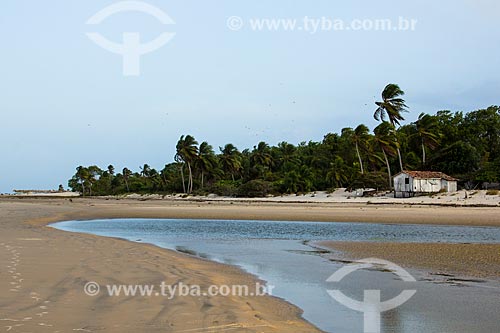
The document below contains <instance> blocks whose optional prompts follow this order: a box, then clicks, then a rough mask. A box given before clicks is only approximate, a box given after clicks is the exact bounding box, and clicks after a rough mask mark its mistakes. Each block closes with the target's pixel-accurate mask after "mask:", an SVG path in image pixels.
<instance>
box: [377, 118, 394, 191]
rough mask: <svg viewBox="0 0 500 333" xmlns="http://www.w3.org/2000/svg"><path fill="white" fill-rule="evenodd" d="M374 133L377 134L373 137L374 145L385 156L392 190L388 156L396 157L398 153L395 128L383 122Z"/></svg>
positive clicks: (390, 184)
mask: <svg viewBox="0 0 500 333" xmlns="http://www.w3.org/2000/svg"><path fill="white" fill-rule="evenodd" d="M373 133H374V134H375V136H374V137H373V140H374V143H375V145H376V146H378V147H379V149H380V150H381V151H382V155H383V156H384V162H385V165H386V167H387V173H388V175H389V188H392V173H391V165H390V164H389V158H388V156H394V155H395V153H396V149H395V146H396V148H397V146H398V143H397V142H396V141H395V129H394V126H392V125H391V124H389V123H387V122H383V123H381V124H380V125H378V126H377V127H376V128H375V129H374V130H373Z"/></svg>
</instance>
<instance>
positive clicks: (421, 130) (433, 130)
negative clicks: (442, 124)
mask: <svg viewBox="0 0 500 333" xmlns="http://www.w3.org/2000/svg"><path fill="white" fill-rule="evenodd" d="M415 124H416V127H417V135H418V136H419V137H420V143H421V145H422V164H423V165H424V166H425V164H426V162H427V159H426V152H425V148H426V147H427V148H429V149H432V150H433V149H436V147H437V146H438V145H439V139H440V135H439V133H437V130H438V121H437V119H436V118H435V117H433V116H431V115H428V114H425V113H421V114H420V116H419V117H418V120H417V121H416V123H415Z"/></svg>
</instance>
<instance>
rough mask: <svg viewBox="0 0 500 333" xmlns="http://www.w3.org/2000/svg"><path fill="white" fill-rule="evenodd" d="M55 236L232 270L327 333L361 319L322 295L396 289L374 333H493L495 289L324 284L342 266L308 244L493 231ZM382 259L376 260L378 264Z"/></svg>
mask: <svg viewBox="0 0 500 333" xmlns="http://www.w3.org/2000/svg"><path fill="white" fill-rule="evenodd" d="M52 226H54V227H56V228H58V229H61V230H66V231H72V232H82V233H90V234H96V235H101V236H110V237H120V238H124V239H128V240H131V241H135V242H144V243H152V244H155V245H158V246H161V247H164V248H168V249H172V250H177V251H181V252H185V253H191V254H195V255H198V256H200V257H204V258H207V259H210V260H214V261H218V262H222V263H226V264H230V265H237V266H240V267H241V268H243V269H244V270H246V271H248V272H250V273H252V274H255V275H257V276H258V277H259V278H261V279H263V280H265V281H267V282H268V284H270V285H273V286H274V287H275V288H274V291H273V294H274V295H275V296H278V297H282V298H284V299H286V300H287V301H289V302H291V303H293V304H295V305H297V306H299V307H300V308H301V309H303V310H304V315H303V316H304V318H305V319H307V320H309V321H310V322H312V323H313V324H315V325H316V326H318V327H319V328H321V329H322V330H325V331H328V332H363V315H362V314H361V313H358V312H355V311H353V310H350V309H348V308H345V307H344V306H342V305H340V304H339V303H337V302H336V301H335V300H333V299H332V298H331V297H330V296H329V295H328V293H327V290H328V289H340V290H342V291H343V292H344V293H345V294H346V295H348V296H350V297H352V298H356V299H358V300H362V299H363V291H364V290H367V289H379V290H381V292H382V297H383V299H384V300H385V299H390V298H392V297H394V296H397V295H398V294H399V293H400V292H401V291H402V290H404V289H416V290H417V294H416V295H415V296H414V297H413V298H412V299H411V300H410V301H408V302H407V303H405V304H404V305H402V306H401V307H399V308H396V309H394V310H390V311H388V312H386V313H384V314H383V316H382V323H381V326H382V332H497V331H500V321H499V320H498V319H497V316H498V309H499V308H500V283H497V282H484V283H477V282H474V283H473V282H470V283H465V284H460V285H459V286H457V285H446V284H445V285H443V284H436V283H433V282H428V281H423V279H424V278H427V277H425V276H423V274H422V273H421V272H413V271H412V272H411V273H412V274H413V275H414V276H415V277H416V278H417V280H418V281H417V282H414V283H411V286H409V285H408V283H407V282H402V281H400V280H399V279H397V278H396V277H395V276H394V275H393V274H391V273H389V272H383V271H376V270H363V271H358V272H355V273H353V274H351V275H349V278H348V279H347V278H346V279H345V280H343V281H342V282H340V283H336V284H332V283H327V282H326V280H327V279H328V277H329V276H331V274H333V273H334V272H335V271H337V270H338V269H340V268H341V267H342V266H343V264H341V263H339V262H336V261H334V260H332V254H328V253H323V252H322V251H317V249H315V248H313V247H311V246H309V245H307V244H308V243H307V242H308V241H315V240H337V241H374V242H384V241H389V242H433V243H434V242H443V243H500V228H482V227H460V226H453V227H448V226H429V225H390V224H366V223H315V222H271V221H221V220H152V219H117V220H95V221H68V222H61V223H57V224H54V225H52ZM382 259H383V258H382Z"/></svg>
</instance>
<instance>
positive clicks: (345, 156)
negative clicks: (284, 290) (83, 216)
mask: <svg viewBox="0 0 500 333" xmlns="http://www.w3.org/2000/svg"><path fill="white" fill-rule="evenodd" d="M403 96H404V92H403V91H402V90H401V89H400V88H399V87H398V86H397V85H395V84H389V85H388V86H387V87H386V88H385V89H384V91H383V92H382V101H381V102H377V103H376V104H377V108H376V110H375V113H374V115H373V116H374V117H375V119H377V120H380V121H381V123H380V125H378V126H377V127H376V128H375V129H374V130H373V132H372V133H371V132H370V130H369V129H368V127H367V126H365V125H362V124H361V125H358V126H356V127H354V128H344V129H343V130H342V131H341V133H340V134H337V133H329V134H326V135H325V136H324V138H323V140H322V141H321V142H314V141H309V142H302V143H300V144H299V145H293V144H290V143H287V142H281V143H279V144H278V145H277V146H270V145H269V144H267V143H265V142H260V143H258V144H257V145H256V146H254V147H253V149H245V150H243V151H240V150H238V149H237V148H236V147H235V146H234V145H232V144H230V143H229V144H227V145H225V146H224V147H220V148H219V151H218V152H216V151H215V150H214V148H213V147H212V146H211V145H210V144H209V143H207V142H202V143H198V142H197V140H196V139H195V138H194V137H192V136H191V135H186V136H182V137H181V138H180V139H179V141H178V142H177V146H176V149H177V154H176V155H175V157H174V160H175V162H174V163H170V164H167V165H166V166H165V167H164V168H163V169H162V170H155V169H153V168H151V167H150V166H149V165H147V164H145V165H144V166H143V167H141V168H140V170H139V171H138V172H133V171H131V170H129V169H127V168H124V169H123V170H122V171H121V172H116V171H115V169H114V167H113V166H112V165H110V166H108V167H107V168H106V169H104V170H103V169H101V168H99V167H97V166H89V167H82V166H80V167H78V168H77V172H76V174H75V175H74V176H73V178H72V179H71V180H70V181H69V187H70V188H71V189H72V190H74V191H79V192H81V193H82V194H84V195H116V194H124V193H186V194H191V193H193V194H207V193H216V194H219V195H226V196H265V195H268V194H277V193H298V192H303V193H304V192H309V191H319V190H330V189H334V188H339V187H348V188H368V187H371V188H377V189H380V190H382V189H390V188H391V186H392V184H391V175H393V174H394V173H397V172H399V171H401V170H403V169H406V170H432V171H442V172H445V173H447V174H449V175H451V176H454V177H457V178H459V179H460V180H461V184H462V185H463V186H466V187H474V186H475V185H476V184H478V183H482V182H498V181H499V180H500V107H498V106H491V107H489V108H487V109H482V110H477V111H473V112H469V113H467V114H464V113H463V112H451V111H439V112H437V113H436V114H435V115H429V114H420V115H419V116H418V119H417V120H416V121H414V122H412V123H410V124H407V125H403V126H400V122H401V121H403V120H404V117H403V114H404V113H405V112H407V111H408V109H407V106H406V104H405V101H404V99H402V97H403Z"/></svg>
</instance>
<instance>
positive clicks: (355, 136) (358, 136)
mask: <svg viewBox="0 0 500 333" xmlns="http://www.w3.org/2000/svg"><path fill="white" fill-rule="evenodd" d="M369 133H370V130H369V129H368V127H366V125H363V124H361V125H359V126H358V127H356V129H354V130H353V129H352V128H350V127H348V128H344V129H343V130H342V135H343V136H344V135H345V136H347V137H348V139H349V141H350V142H351V143H353V144H354V146H355V147H356V155H357V157H358V161H359V167H360V171H361V174H362V175H363V174H364V173H365V168H364V166H363V159H362V158H361V153H360V146H363V147H364V146H365V145H366V142H367V141H368V139H369V137H370V134H369Z"/></svg>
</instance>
